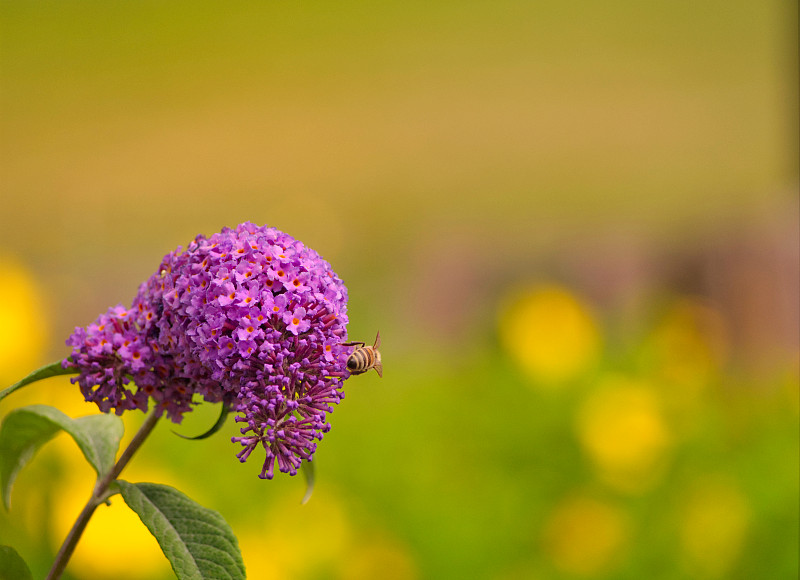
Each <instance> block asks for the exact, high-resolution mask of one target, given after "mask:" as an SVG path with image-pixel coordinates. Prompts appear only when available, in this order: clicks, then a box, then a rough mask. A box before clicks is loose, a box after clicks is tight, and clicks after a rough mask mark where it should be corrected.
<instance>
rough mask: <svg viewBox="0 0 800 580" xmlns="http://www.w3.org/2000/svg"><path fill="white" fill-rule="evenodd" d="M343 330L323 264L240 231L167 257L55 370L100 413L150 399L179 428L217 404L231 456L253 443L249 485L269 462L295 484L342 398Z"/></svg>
mask: <svg viewBox="0 0 800 580" xmlns="http://www.w3.org/2000/svg"><path fill="white" fill-rule="evenodd" d="M347 322H348V320H347V289H346V288H345V286H344V284H343V283H342V281H341V280H340V279H339V277H338V276H337V275H336V274H335V273H334V272H333V270H332V269H331V267H330V265H329V264H328V262H326V261H325V260H323V259H322V258H321V257H320V256H319V255H318V254H317V253H316V252H315V251H314V250H312V249H310V248H307V247H306V246H304V245H303V244H302V243H301V242H299V241H297V240H295V239H294V238H292V237H291V236H288V235H287V234H284V233H283V232H281V231H279V230H277V229H275V228H268V227H257V226H255V225H253V224H251V223H244V224H241V225H239V226H237V228H236V229H235V230H231V229H229V228H225V229H224V230H223V231H222V232H220V233H218V234H214V235H213V236H211V237H210V238H205V237H204V236H197V238H196V239H195V240H194V241H193V242H191V243H190V244H189V247H188V248H187V249H186V251H183V252H181V248H178V249H177V250H176V251H174V252H171V253H169V254H167V255H166V256H165V257H164V259H163V261H162V263H161V266H160V268H159V269H158V271H157V272H156V273H155V274H153V276H151V277H150V279H148V280H147V281H146V282H145V283H143V284H142V285H141V286H140V288H139V292H138V294H137V295H136V298H134V300H133V304H132V305H131V307H130V308H124V307H122V306H115V307H113V308H110V309H109V310H108V312H107V313H105V314H102V315H100V317H99V318H98V319H97V320H96V321H95V322H93V323H92V324H90V325H88V326H87V327H86V328H80V327H78V328H76V329H75V332H73V334H72V335H71V336H70V337H69V339H68V340H67V344H68V345H69V346H71V347H72V354H71V356H70V358H69V359H67V360H65V361H64V363H63V365H64V367H65V368H68V367H69V368H75V369H77V370H78V372H79V373H80V374H79V375H78V376H77V377H76V378H74V379H72V381H73V383H75V382H77V383H78V384H79V385H80V388H81V392H82V393H83V395H84V397H85V398H86V400H87V401H93V402H95V403H96V404H97V406H98V407H99V408H100V410H101V411H104V412H109V411H110V410H111V409H114V411H115V412H116V413H117V414H118V415H119V414H122V413H123V412H124V411H127V410H130V409H140V410H142V411H146V410H147V409H148V406H149V401H150V400H151V399H152V401H153V404H154V405H155V408H156V409H157V412H164V413H166V414H167V415H168V416H169V417H170V418H171V419H172V420H173V421H174V422H176V423H177V422H180V421H181V419H182V417H183V414H184V413H186V412H187V411H190V410H191V409H192V404H193V403H192V397H193V395H195V394H197V395H200V396H201V397H202V398H203V399H204V400H206V401H209V402H212V403H216V402H224V403H226V404H228V405H230V406H231V407H232V408H233V409H234V410H235V411H237V412H238V416H237V418H236V421H237V422H240V423H243V424H244V426H243V427H242V428H241V433H242V436H241V437H234V438H233V440H234V441H236V442H239V443H240V444H241V445H242V446H243V447H244V448H243V449H242V451H241V452H240V453H239V454H238V457H239V459H240V460H241V461H245V460H246V459H247V458H248V457H249V456H250V454H251V453H252V451H253V450H254V449H255V448H256V447H258V446H259V445H260V446H262V447H263V448H264V449H265V450H266V453H267V459H266V461H265V462H264V467H263V469H262V472H261V474H260V475H259V477H263V478H272V476H273V474H274V468H275V464H276V462H277V465H278V469H279V470H280V471H282V472H285V473H290V474H291V475H294V474H295V473H297V469H298V468H299V467H300V464H301V462H302V461H303V460H310V459H311V457H312V456H313V454H314V451H315V450H316V446H317V443H316V442H317V441H319V440H321V439H322V435H323V433H326V432H327V431H329V430H330V424H329V423H327V420H326V419H327V414H328V413H330V412H332V411H333V407H332V405H335V404H337V403H338V402H339V401H340V400H341V399H342V398H344V392H343V391H342V386H343V382H344V380H345V379H346V378H347V377H348V376H349V373H348V372H347V365H346V362H347V357H348V354H349V349H348V348H347V347H344V346H342V345H341V343H342V342H344V341H346V340H347Z"/></svg>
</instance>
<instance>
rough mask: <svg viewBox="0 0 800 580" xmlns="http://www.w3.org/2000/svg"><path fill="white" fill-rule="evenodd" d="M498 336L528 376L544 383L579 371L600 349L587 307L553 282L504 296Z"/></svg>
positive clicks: (598, 335) (585, 367) (565, 378)
mask: <svg viewBox="0 0 800 580" xmlns="http://www.w3.org/2000/svg"><path fill="white" fill-rule="evenodd" d="M500 339H501V341H502V343H503V346H504V347H505V348H506V349H507V350H508V352H509V353H511V355H512V356H513V357H514V359H516V361H517V362H518V363H519V364H520V366H522V368H523V369H524V370H525V371H526V372H527V373H529V374H530V376H531V377H532V378H533V379H534V380H536V381H537V382H539V383H543V384H548V385H557V384H559V383H562V382H564V381H568V380H570V379H573V378H575V377H577V376H578V375H580V374H581V373H582V372H584V371H585V370H587V368H589V367H590V365H591V364H592V363H594V361H595V360H596V358H597V355H598V352H599V350H600V333H599V330H598V328H597V324H596V322H595V320H594V317H593V316H592V314H591V312H590V311H589V309H588V307H587V306H586V305H585V304H583V303H582V302H581V301H580V300H579V299H578V298H577V297H575V296H574V295H573V294H571V293H570V292H569V291H568V290H566V289H564V288H561V287H559V286H554V285H546V286H539V287H533V288H529V289H527V290H525V291H523V292H521V293H519V295H518V296H516V298H513V299H512V300H510V301H509V304H508V305H507V307H506V308H505V309H504V310H503V312H502V314H501V316H500Z"/></svg>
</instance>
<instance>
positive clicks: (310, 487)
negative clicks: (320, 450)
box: [300, 461, 314, 505]
mask: <svg viewBox="0 0 800 580" xmlns="http://www.w3.org/2000/svg"><path fill="white" fill-rule="evenodd" d="M300 469H302V470H303V475H305V476H306V494H305V495H304V496H303V499H302V500H300V505H305V503H306V502H307V501H308V500H310V499H311V494H312V492H313V491H314V464H313V463H312V462H311V461H303V463H301V464H300Z"/></svg>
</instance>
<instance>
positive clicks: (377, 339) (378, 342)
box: [372, 330, 381, 350]
mask: <svg viewBox="0 0 800 580" xmlns="http://www.w3.org/2000/svg"><path fill="white" fill-rule="evenodd" d="M380 347H381V331H380V330H379V331H378V334H376V335H375V344H374V345H373V346H372V348H374V349H375V350H378V349H379V348H380Z"/></svg>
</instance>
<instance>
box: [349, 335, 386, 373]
mask: <svg viewBox="0 0 800 580" xmlns="http://www.w3.org/2000/svg"><path fill="white" fill-rule="evenodd" d="M342 346H355V347H356V349H355V350H354V351H353V352H352V353H351V354H350V358H348V359H347V370H349V371H350V374H352V375H360V374H362V373H365V372H367V371H368V370H369V369H375V372H376V373H378V376H379V377H381V378H383V364H382V363H381V353H380V352H378V348H380V346H381V333H380V331H379V332H378V334H377V335H376V336H375V344H373V345H372V346H365V345H364V343H363V342H360V341H355V342H343V343H342Z"/></svg>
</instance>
